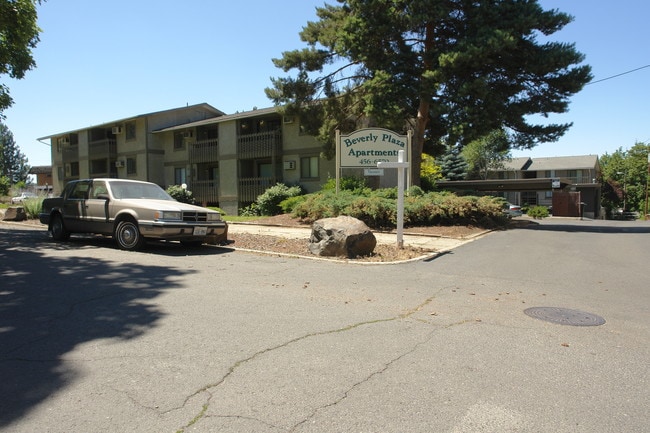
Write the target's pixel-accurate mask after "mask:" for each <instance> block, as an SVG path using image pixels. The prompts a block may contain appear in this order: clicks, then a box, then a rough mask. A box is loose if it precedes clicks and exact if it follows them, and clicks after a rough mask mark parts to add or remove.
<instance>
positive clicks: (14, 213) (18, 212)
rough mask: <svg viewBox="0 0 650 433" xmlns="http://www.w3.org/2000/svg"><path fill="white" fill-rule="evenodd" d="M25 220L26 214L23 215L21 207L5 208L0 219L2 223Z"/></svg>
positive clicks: (23, 211)
mask: <svg viewBox="0 0 650 433" xmlns="http://www.w3.org/2000/svg"><path fill="white" fill-rule="evenodd" d="M26 219H27V214H26V213H25V209H24V208H22V207H10V208H7V210H6V211H5V214H4V216H3V217H2V220H3V221H25V220H26Z"/></svg>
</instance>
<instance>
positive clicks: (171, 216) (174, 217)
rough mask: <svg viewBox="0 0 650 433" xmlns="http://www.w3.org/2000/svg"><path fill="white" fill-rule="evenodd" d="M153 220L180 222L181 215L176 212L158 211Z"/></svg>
mask: <svg viewBox="0 0 650 433" xmlns="http://www.w3.org/2000/svg"><path fill="white" fill-rule="evenodd" d="M154 218H155V219H156V220H159V221H180V220H181V213H180V212H178V211H168V210H165V211H163V210H159V211H156V212H155V213H154Z"/></svg>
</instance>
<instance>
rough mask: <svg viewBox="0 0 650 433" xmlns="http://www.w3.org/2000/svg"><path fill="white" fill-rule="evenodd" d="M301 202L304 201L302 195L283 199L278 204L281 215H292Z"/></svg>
mask: <svg viewBox="0 0 650 433" xmlns="http://www.w3.org/2000/svg"><path fill="white" fill-rule="evenodd" d="M303 201H305V196H304V195H296V196H293V197H289V198H285V199H284V200H282V201H281V202H280V208H281V209H282V213H292V212H293V209H294V208H295V207H296V206H297V205H298V203H302V202H303Z"/></svg>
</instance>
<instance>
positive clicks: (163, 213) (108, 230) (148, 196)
mask: <svg viewBox="0 0 650 433" xmlns="http://www.w3.org/2000/svg"><path fill="white" fill-rule="evenodd" d="M39 218H40V221H41V223H43V224H47V225H48V229H49V230H50V232H51V233H52V237H53V238H54V239H55V240H57V241H65V240H67V239H68V238H69V237H70V234H72V233H97V234H102V235H106V236H112V237H113V238H114V239H115V241H116V242H117V244H118V245H119V247H120V248H122V249H125V250H137V249H139V248H141V247H142V246H143V245H144V244H145V242H146V240H147V239H155V240H167V241H180V242H181V243H182V244H184V245H187V246H198V245H201V244H202V243H204V242H205V243H218V242H225V241H226V238H227V233H228V225H227V223H226V222H225V221H223V220H222V219H221V214H220V213H219V212H217V211H215V210H212V209H208V208H204V207H200V206H194V205H190V204H186V203H180V202H178V201H176V200H174V199H173V198H172V197H171V196H170V195H169V194H167V192H165V190H163V189H162V188H161V187H160V186H158V185H156V184H154V183H150V182H142V181H136V180H126V179H108V178H106V179H84V180H75V181H72V182H69V183H68V184H67V185H66V187H65V189H64V190H63V193H62V194H61V196H60V197H54V198H49V199H45V200H44V201H43V208H42V211H41V213H40V215H39Z"/></svg>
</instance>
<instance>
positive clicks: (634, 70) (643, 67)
mask: <svg viewBox="0 0 650 433" xmlns="http://www.w3.org/2000/svg"><path fill="white" fill-rule="evenodd" d="M645 68H650V65H645V66H641V67H640V68H636V69H632V70H631V71H627V72H621V73H620V74H616V75H612V76H611V77H607V78H601V79H600V80H596V81H590V82H588V83H587V84H585V85H589V84H596V83H600V82H602V81H607V80H611V79H612V78H616V77H620V76H621V75H627V74H631V73H632V72H636V71H640V70H641V69H645Z"/></svg>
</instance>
